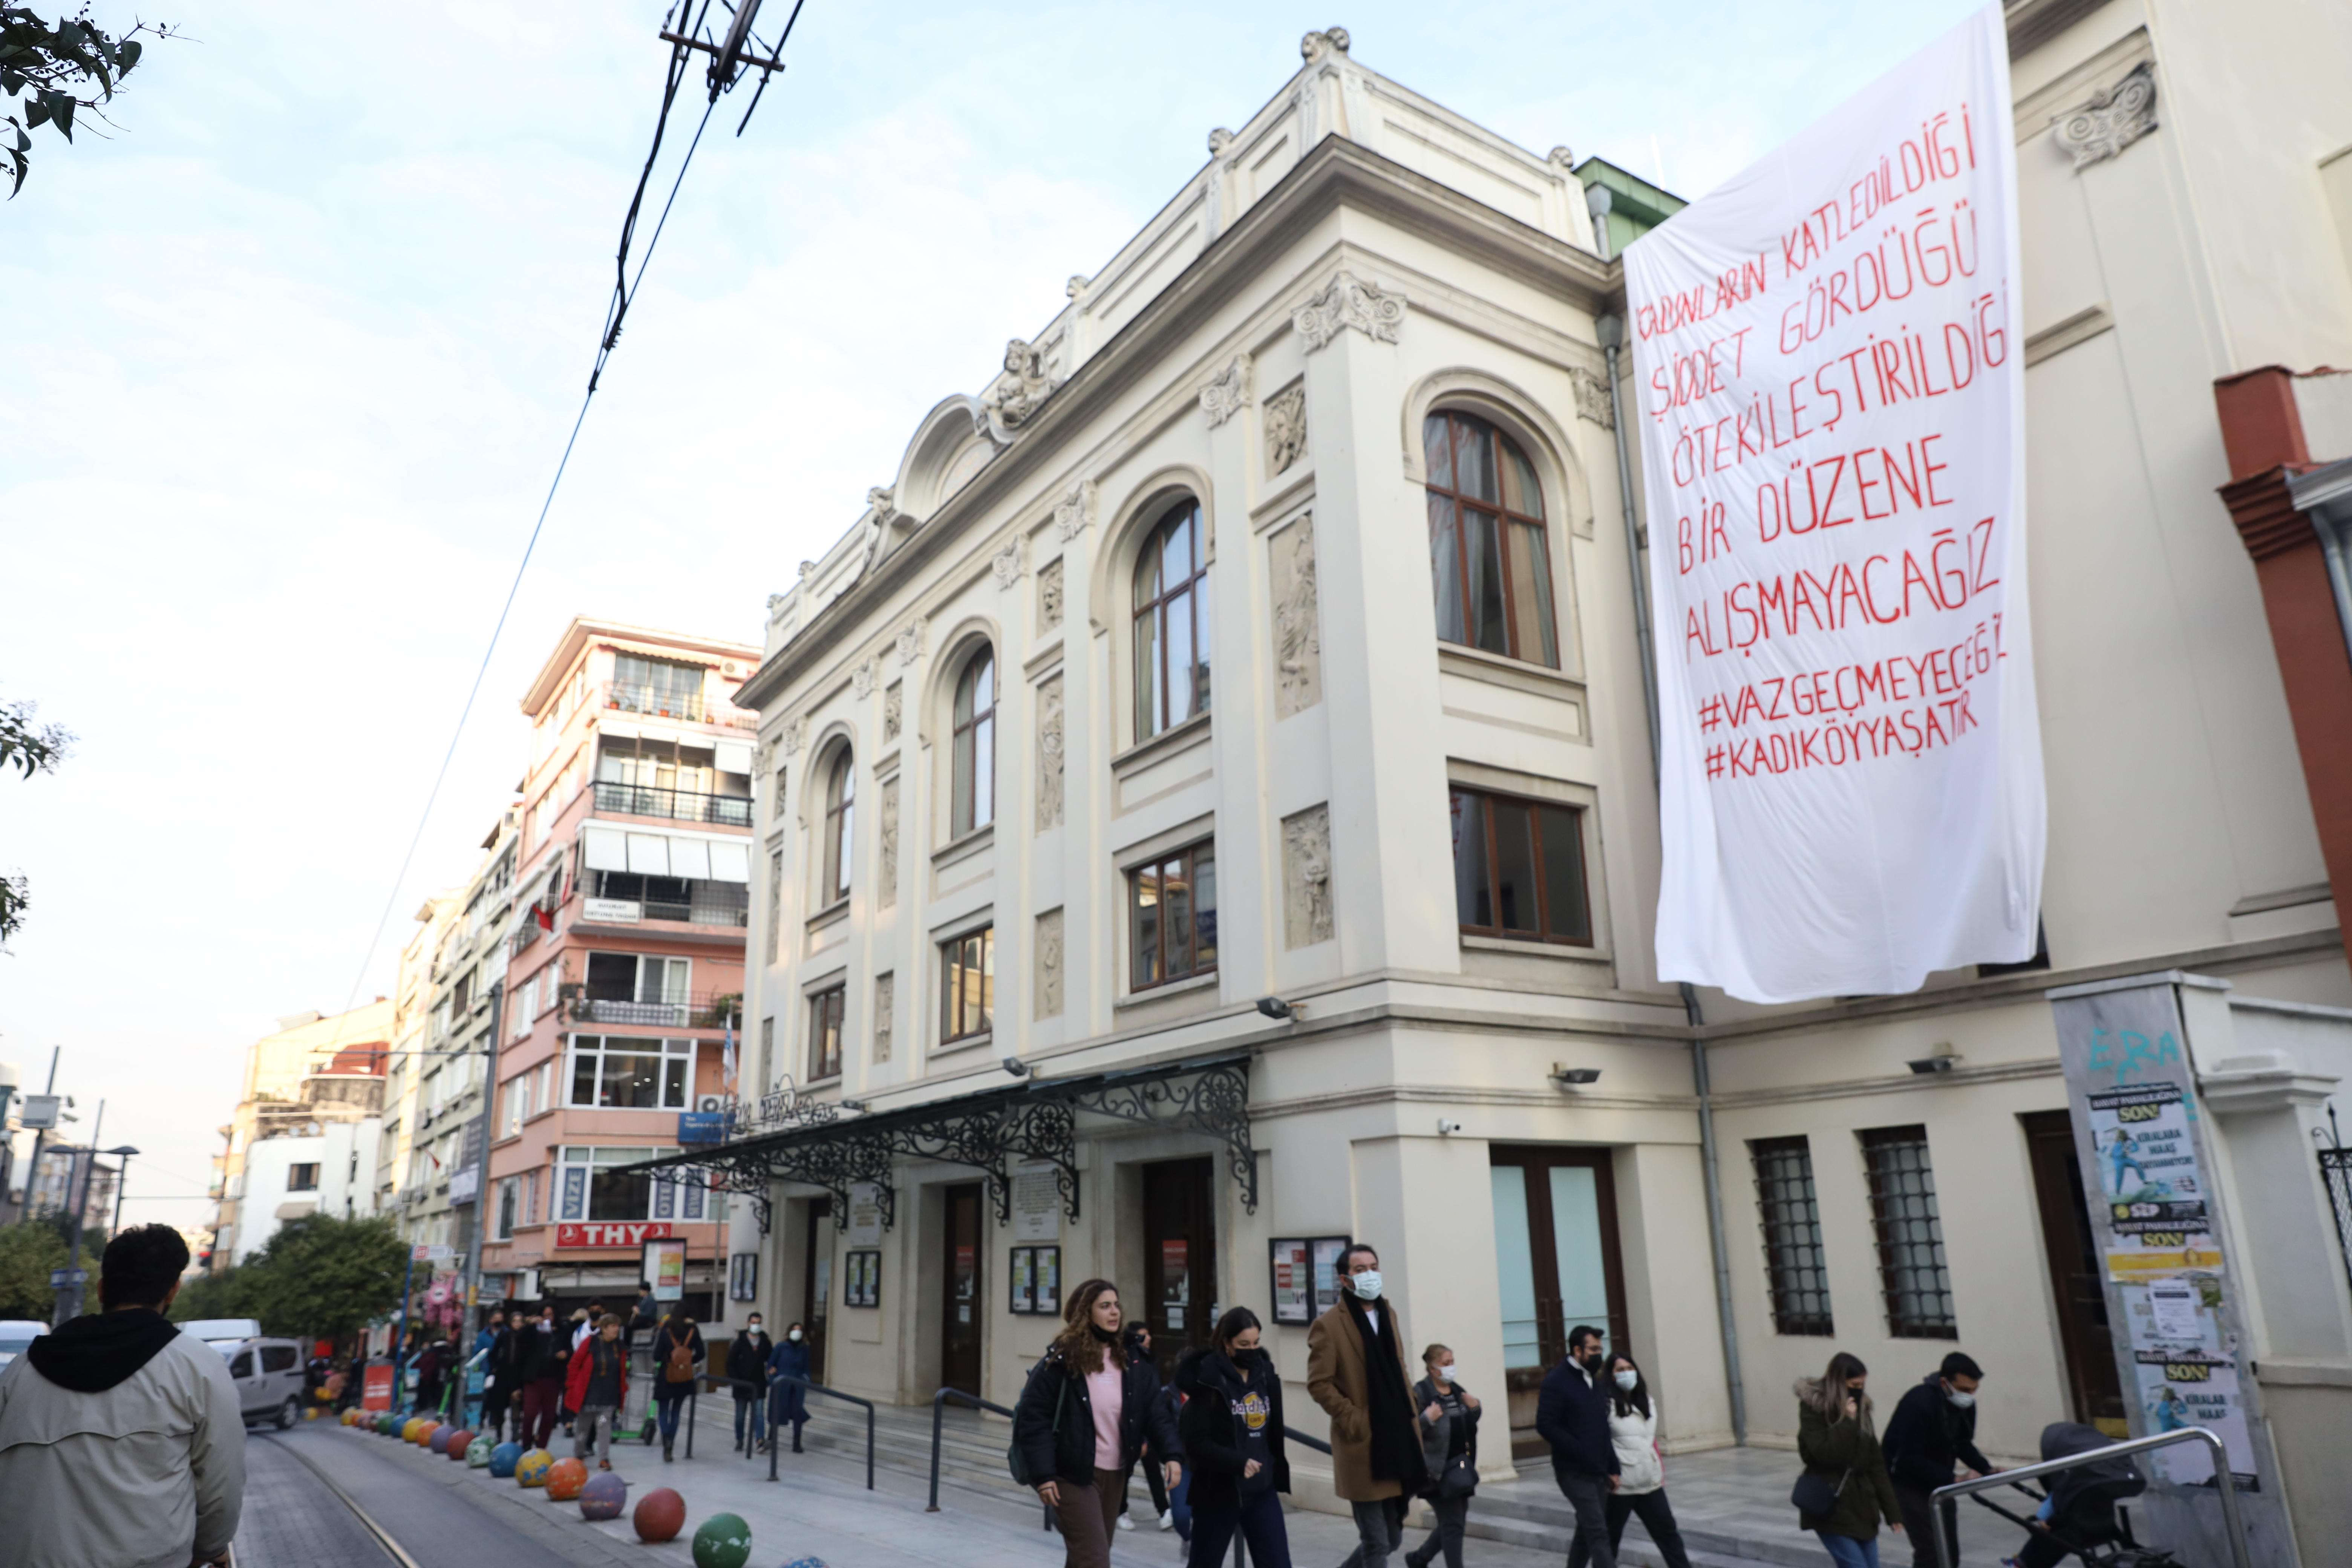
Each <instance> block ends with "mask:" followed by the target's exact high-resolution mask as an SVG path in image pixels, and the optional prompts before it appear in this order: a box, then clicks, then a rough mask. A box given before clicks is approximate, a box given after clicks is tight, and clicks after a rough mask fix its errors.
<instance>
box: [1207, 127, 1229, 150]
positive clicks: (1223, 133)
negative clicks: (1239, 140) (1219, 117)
mask: <svg viewBox="0 0 2352 1568" xmlns="http://www.w3.org/2000/svg"><path fill="white" fill-rule="evenodd" d="M1233 144H1234V133H1233V132H1230V131H1228V130H1226V129H1225V128H1224V127H1223V126H1222V125H1220V126H1218V127H1217V128H1216V129H1215V130H1214V131H1212V132H1209V156H1210V157H1212V158H1222V157H1223V156H1224V155H1225V149H1226V148H1228V147H1230V146H1232V145H1233Z"/></svg>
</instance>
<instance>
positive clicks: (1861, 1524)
mask: <svg viewBox="0 0 2352 1568" xmlns="http://www.w3.org/2000/svg"><path fill="white" fill-rule="evenodd" d="M1869 1377H1870V1369H1869V1368H1868V1367H1866V1366H1864V1365H1863V1364H1862V1359H1861V1358H1860V1357H1859V1356H1853V1355H1849V1354H1847V1353H1846V1352H1843V1351H1840V1352H1838V1353H1837V1354H1835V1355H1833V1356H1832V1357H1830V1364H1829V1370H1828V1371H1827V1372H1824V1373H1822V1375H1821V1376H1820V1377H1818V1378H1812V1377H1801V1378H1799V1379H1798V1380H1797V1391H1796V1392H1797V1454H1798V1457H1799V1458H1802V1459H1803V1460H1804V1461H1805V1479H1803V1480H1801V1481H1800V1482H1799V1483H1798V1491H1799V1494H1800V1495H1801V1496H1806V1500H1807V1501H1810V1502H1812V1503H1815V1504H1817V1505H1818V1506H1817V1507H1807V1506H1806V1504H1805V1502H1800V1503H1799V1505H1798V1513H1797V1523H1798V1525H1799V1526H1800V1528H1801V1529H1805V1530H1810V1531H1812V1532H1813V1533H1814V1534H1815V1535H1816V1536H1818V1537H1820V1539H1821V1543H1822V1548H1823V1549H1824V1550H1826V1551H1827V1552H1829V1554H1830V1560H1831V1561H1832V1563H1836V1564H1837V1565H1838V1568H1878V1521H1880V1520H1882V1519H1883V1520H1885V1521H1886V1523H1887V1526H1888V1527H1889V1528H1890V1529H1892V1530H1894V1531H1895V1532H1896V1533H1898V1534H1899V1533H1901V1531H1902V1529H1903V1515H1902V1512H1901V1510H1900V1505H1899V1504H1897V1503H1896V1501H1895V1483H1894V1481H1893V1480H1892V1479H1889V1478H1888V1476H1887V1474H1886V1456H1885V1454H1884V1453H1882V1452H1881V1451H1880V1449H1879V1447H1878V1434H1877V1432H1876V1430H1875V1429H1874V1427H1873V1426H1872V1424H1871V1409H1870V1395H1869V1394H1867V1393H1865V1392H1864V1384H1865V1383H1866V1382H1867V1381H1868V1379H1869ZM1807 1494H1810V1495H1807Z"/></svg>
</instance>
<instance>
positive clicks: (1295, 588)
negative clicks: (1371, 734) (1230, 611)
mask: <svg viewBox="0 0 2352 1568" xmlns="http://www.w3.org/2000/svg"><path fill="white" fill-rule="evenodd" d="M1270 548H1271V550H1272V551H1273V554H1274V672H1275V689H1274V716H1275V718H1276V720H1277V721H1278V720H1283V719H1287V718H1289V717H1290V716H1291V715H1292V714H1293V713H1297V712H1300V711H1302V710H1306V709H1308V708H1312V707H1314V706H1315V705H1316V704H1317V703H1318V702H1320V701H1322V700H1323V632H1322V627H1321V625H1320V619H1319V616H1318V611H1317V608H1316V603H1315V520H1314V519H1313V518H1312V517H1302V518H1300V519H1299V520H1298V521H1297V522H1294V523H1292V524H1291V525H1290V526H1289V527H1288V528H1286V529H1284V530H1283V531H1281V532H1280V533H1277V534H1276V535H1275V536H1274V539H1273V541H1272V543H1271V545H1270Z"/></svg>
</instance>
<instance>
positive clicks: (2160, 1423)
mask: <svg viewBox="0 0 2352 1568" xmlns="http://www.w3.org/2000/svg"><path fill="white" fill-rule="evenodd" d="M2132 1361H2133V1370H2134V1371H2135V1372H2137V1373H2138V1379H2137V1384H2136V1386H2135V1387H2133V1388H2132V1389H2130V1390H2127V1391H2126V1395H2125V1397H2126V1398H2137V1401H2138V1404H2139V1417H2140V1420H2142V1421H2144V1422H2146V1423H2147V1430H2148V1431H2149V1432H2151V1433H2154V1432H2177V1431H2179V1430H2180V1428H2182V1427H2183V1426H2202V1427H2204V1428H2205V1429H2206V1430H2207V1431H2209V1432H2210V1433H2212V1434H2213V1435H2214V1436H2218V1437H2220V1438H2221V1441H2222V1442H2224V1443H2226V1444H2228V1445H2229V1447H2230V1464H2231V1469H2232V1472H2233V1473H2234V1474H2235V1476H2236V1479H2237V1484H2238V1486H2239V1488H2240V1489H2242V1490H2249V1491H2251V1490H2255V1489H2259V1487H2260V1479H2259V1478H2258V1477H2257V1476H2256V1475H2255V1473H2254V1470H2253V1468H2252V1455H2253V1451H2254V1447H2253V1439H2252V1437H2251V1436H2249V1435H2248V1434H2247V1431H2246V1405H2245V1401H2244V1400H2243V1399H2242V1398H2241V1397H2240V1394H2239V1388H2238V1363H2236V1362H2234V1361H2231V1359H2229V1358H2228V1357H2227V1356H2218V1355H2212V1354H2210V1353H2208V1352H2203V1351H2187V1352H2180V1351H2135V1352H2132ZM2148 1463H2149V1464H2150V1465H2151V1466H2152V1467H2154V1468H2155V1469H2156V1471H2157V1473H2158V1475H2159V1476H2161V1477H2162V1478H2163V1479H2165V1480H2168V1481H2170V1482H2171V1483H2172V1484H2173V1485H2175V1486H2182V1487H2194V1486H2209V1487H2210V1486H2211V1485H2212V1484H2213V1456H2212V1455H2211V1454H2210V1452H2208V1451H2207V1450H2206V1448H2205V1447H2204V1446H2203V1445H2202V1444H2198V1443H2182V1444H2180V1445H2179V1446H2178V1447H2170V1448H2159V1449H2158V1450H2157V1451H2156V1452H2155V1453H2153V1454H2151V1455H2149V1456H2148ZM2241 1466H2242V1467H2244V1468H2239V1467H2241Z"/></svg>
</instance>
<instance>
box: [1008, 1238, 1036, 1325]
mask: <svg viewBox="0 0 2352 1568" xmlns="http://www.w3.org/2000/svg"><path fill="white" fill-rule="evenodd" d="M1005 1273H1006V1274H1007V1276H1009V1277H1010V1278H1011V1279H1012V1281H1013V1300H1012V1303H1011V1305H1012V1309H1013V1311H1014V1312H1016V1313H1019V1314H1023V1315H1027V1314H1029V1313H1033V1312H1034V1311H1036V1310H1037V1309H1036V1308H1035V1307H1034V1305H1033V1304H1032V1303H1033V1301H1034V1300H1035V1295H1034V1292H1035V1290H1036V1286H1037V1249H1036V1248H1035V1247H1014V1248H1013V1267H1012V1268H1008V1269H1006V1270H1005Z"/></svg>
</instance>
